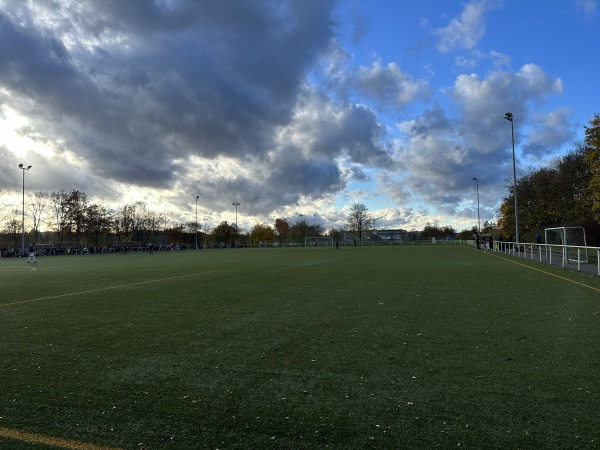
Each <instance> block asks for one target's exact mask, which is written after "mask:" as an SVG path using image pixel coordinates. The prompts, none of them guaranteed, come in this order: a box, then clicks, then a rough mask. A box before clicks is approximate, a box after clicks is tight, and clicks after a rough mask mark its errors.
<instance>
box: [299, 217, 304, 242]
mask: <svg viewBox="0 0 600 450" xmlns="http://www.w3.org/2000/svg"><path fill="white" fill-rule="evenodd" d="M298 215H299V216H300V225H298V244H302V240H301V238H300V236H301V235H300V227H302V220H303V219H304V214H298Z"/></svg>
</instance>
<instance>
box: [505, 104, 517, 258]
mask: <svg viewBox="0 0 600 450" xmlns="http://www.w3.org/2000/svg"><path fill="white" fill-rule="evenodd" d="M504 118H505V119H506V120H508V121H509V122H510V130H511V135H512V160H513V185H514V190H515V192H514V194H515V235H516V236H515V239H516V242H517V248H518V247H519V206H518V204H517V163H516V161H515V127H514V123H513V113H511V112H507V113H506V114H504Z"/></svg>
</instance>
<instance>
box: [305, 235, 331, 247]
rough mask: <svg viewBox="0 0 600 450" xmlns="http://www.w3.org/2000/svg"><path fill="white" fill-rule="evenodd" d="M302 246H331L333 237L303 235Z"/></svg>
mask: <svg viewBox="0 0 600 450" xmlns="http://www.w3.org/2000/svg"><path fill="white" fill-rule="evenodd" d="M304 246H305V247H333V237H332V236H325V237H320V236H319V237H305V238H304Z"/></svg>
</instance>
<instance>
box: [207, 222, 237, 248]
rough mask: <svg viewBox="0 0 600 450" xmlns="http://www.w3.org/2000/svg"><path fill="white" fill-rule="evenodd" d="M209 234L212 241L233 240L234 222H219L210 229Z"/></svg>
mask: <svg viewBox="0 0 600 450" xmlns="http://www.w3.org/2000/svg"><path fill="white" fill-rule="evenodd" d="M211 236H212V240H213V241H214V242H219V243H220V242H225V243H227V242H230V241H231V242H233V239H234V237H235V224H228V223H227V222H225V221H224V222H221V223H220V224H219V225H217V226H216V227H215V228H214V229H213V230H212V233H211Z"/></svg>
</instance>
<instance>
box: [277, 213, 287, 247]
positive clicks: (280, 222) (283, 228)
mask: <svg viewBox="0 0 600 450" xmlns="http://www.w3.org/2000/svg"><path fill="white" fill-rule="evenodd" d="M275 230H276V231H277V235H278V236H279V242H281V243H283V242H284V241H285V240H286V239H287V238H289V233H290V224H289V223H288V221H287V219H275Z"/></svg>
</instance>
